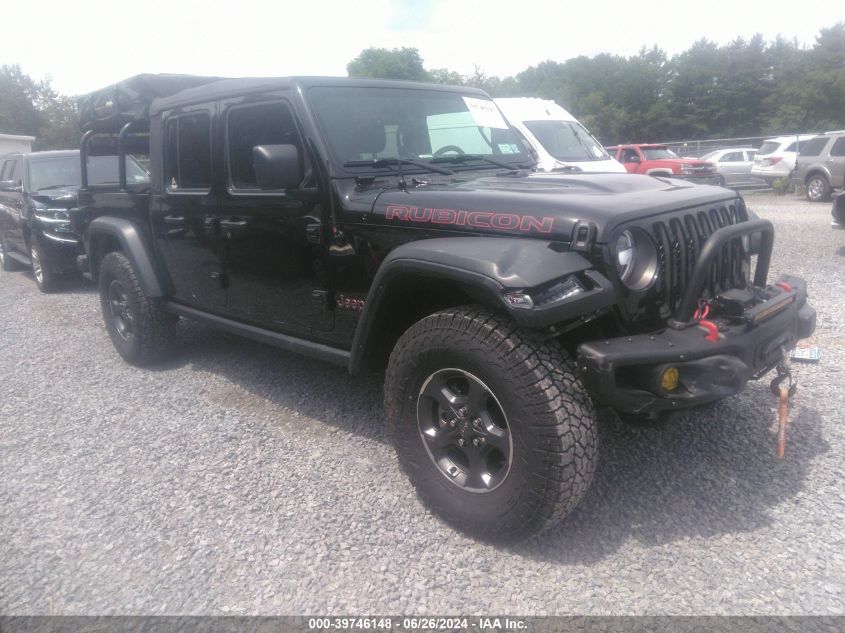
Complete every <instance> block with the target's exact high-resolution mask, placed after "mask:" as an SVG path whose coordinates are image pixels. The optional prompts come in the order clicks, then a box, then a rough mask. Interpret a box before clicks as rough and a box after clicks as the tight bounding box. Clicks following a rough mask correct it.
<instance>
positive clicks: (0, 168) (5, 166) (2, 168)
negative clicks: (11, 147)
mask: <svg viewBox="0 0 845 633" xmlns="http://www.w3.org/2000/svg"><path fill="white" fill-rule="evenodd" d="M11 164H12V161H10V160H7V161H3V163H0V180H7V178H6V172H7V171H10V170H9V166H10V165H11Z"/></svg>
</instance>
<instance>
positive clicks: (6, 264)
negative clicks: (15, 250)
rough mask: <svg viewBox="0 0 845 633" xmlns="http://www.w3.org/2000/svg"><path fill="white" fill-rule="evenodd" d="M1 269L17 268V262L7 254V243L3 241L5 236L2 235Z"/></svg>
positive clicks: (0, 245)
mask: <svg viewBox="0 0 845 633" xmlns="http://www.w3.org/2000/svg"><path fill="white" fill-rule="evenodd" d="M0 269H3V270H6V271H9V270H14V269H15V264H14V262H13V261H12V258H11V257H9V256H8V255H6V245H5V244H4V243H3V238H2V237H0Z"/></svg>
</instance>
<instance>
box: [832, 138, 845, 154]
mask: <svg viewBox="0 0 845 633" xmlns="http://www.w3.org/2000/svg"><path fill="white" fill-rule="evenodd" d="M830 155H831V156H845V136H840V137H839V138H838V139H836V140H835V141H834V142H833V147H831V148H830Z"/></svg>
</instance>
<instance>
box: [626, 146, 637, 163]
mask: <svg viewBox="0 0 845 633" xmlns="http://www.w3.org/2000/svg"><path fill="white" fill-rule="evenodd" d="M639 158H640V155H639V154H638V153H637V150H635V149H626V150H624V151H623V152H622V162H623V163H632V162H636V161H638V160H639Z"/></svg>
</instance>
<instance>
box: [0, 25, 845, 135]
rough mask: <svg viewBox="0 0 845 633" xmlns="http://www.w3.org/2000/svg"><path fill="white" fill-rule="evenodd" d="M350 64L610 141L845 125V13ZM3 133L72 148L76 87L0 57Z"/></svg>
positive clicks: (365, 57) (372, 51) (361, 73)
mask: <svg viewBox="0 0 845 633" xmlns="http://www.w3.org/2000/svg"><path fill="white" fill-rule="evenodd" d="M347 71H348V73H349V76H351V77H380V78H384V79H408V80H416V81H433V82H437V83H445V84H456V85H465V86H474V87H479V88H483V89H484V90H486V91H487V92H489V93H490V94H491V95H493V96H494V97H519V96H524V97H542V98H544V99H554V100H555V101H556V102H557V103H559V104H560V105H562V106H563V107H564V108H566V109H567V110H569V111H570V112H572V113H573V114H574V115H575V116H576V117H578V118H579V119H580V120H581V121H582V122H583V123H584V125H586V126H587V127H588V128H589V129H590V130H591V131H592V132H593V133H594V134H595V135H596V136H597V137H598V138H599V139H600V140H601V141H602V142H603V143H605V144H606V145H611V144H616V143H624V142H649V141H673V140H683V139H693V138H728V137H743V136H765V135H775V134H779V133H798V132H812V131H824V130H830V129H842V128H845V22H840V23H837V24H835V25H834V26H831V27H828V28H824V29H821V31H820V32H819V34H818V36H817V37H816V41H815V43H814V44H813V45H812V46H810V47H802V46H800V45H799V44H798V42H797V41H794V40H792V41H790V40H786V39H784V38H781V37H778V38H776V39H775V40H774V41H765V40H764V39H763V37H762V36H760V35H755V36H754V37H752V38H751V39H749V40H745V39H742V38H738V39H736V40H734V41H733V42H731V43H729V44H724V45H718V44H716V43H714V42H710V41H708V40H706V39H702V40H699V41H697V42H695V43H694V44H693V45H692V46H691V47H690V48H689V49H687V50H686V51H684V52H682V53H679V54H677V55H674V56H672V57H669V56H668V55H667V54H666V52H665V51H663V50H662V49H660V48H659V47H657V46H654V47H652V48H649V49H647V48H644V49H642V50H641V51H640V52H639V53H638V54H636V55H633V56H631V57H624V56H620V55H611V54H607V53H603V54H600V55H595V56H593V57H586V56H581V57H575V58H572V59H568V60H567V61H565V62H556V61H544V62H541V63H539V64H537V65H536V66H530V67H529V68H526V69H525V70H523V71H522V72H520V73H518V74H516V75H514V76H512V77H497V76H489V75H486V74H485V73H484V72H483V70H482V69H481V68H478V67H477V68H476V69H475V72H474V73H472V74H471V75H461V74H459V73H457V72H454V71H451V70H449V69H446V68H436V69H426V68H425V66H424V62H423V59H422V57H421V56H420V53H419V51H418V50H417V49H416V48H399V49H391V50H388V49H383V48H368V49H365V50H363V51H361V53H360V54H359V55H358V56H357V57H356V58H355V59H353V60H352V61H350V62H349V64H348V65H347ZM0 133H6V134H25V135H31V136H35V137H36V139H37V140H36V141H35V144H34V149H67V148H73V147H76V146H77V144H78V141H79V128H78V126H77V119H76V98H75V97H71V96H66V95H62V94H59V93H58V91H56V90H55V89H54V88H53V86H52V82H51V80H50V78H49V77H48V78H46V79H43V80H40V81H36V80H34V79H33V78H31V77H30V76H29V75H27V74H26V73H24V72H23V71H22V70H21V68H20V66H18V65H2V66H0Z"/></svg>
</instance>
